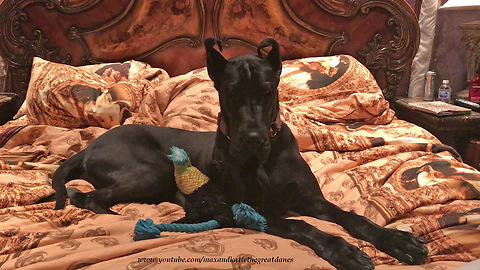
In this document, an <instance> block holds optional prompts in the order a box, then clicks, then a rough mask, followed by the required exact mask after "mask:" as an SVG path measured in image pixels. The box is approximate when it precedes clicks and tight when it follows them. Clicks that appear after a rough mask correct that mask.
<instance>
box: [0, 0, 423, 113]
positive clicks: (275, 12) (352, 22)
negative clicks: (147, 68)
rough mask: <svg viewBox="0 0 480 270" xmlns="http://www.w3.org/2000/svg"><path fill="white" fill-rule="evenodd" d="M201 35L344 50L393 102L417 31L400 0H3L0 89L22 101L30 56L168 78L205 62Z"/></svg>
mask: <svg viewBox="0 0 480 270" xmlns="http://www.w3.org/2000/svg"><path fill="white" fill-rule="evenodd" d="M208 36H214V37H216V38H218V39H220V40H222V41H223V43H224V55H225V56H228V57H230V56H234V55H237V54H239V53H247V52H248V53H253V52H254V51H255V48H256V45H257V44H258V43H259V42H260V41H261V40H263V39H264V38H266V37H273V38H275V39H277V40H278V42H279V43H280V45H281V50H282V56H283V58H284V59H295V58H301V57H308V56H324V55H333V54H350V55H352V56H354V57H355V58H357V59H359V60H360V61H361V62H362V63H363V64H364V65H365V66H367V67H368V68H369V69H370V71H371V72H372V73H373V75H374V76H375V78H376V80H377V82H378V84H379V85H380V87H381V88H382V90H383V92H384V94H385V96H386V98H387V99H388V100H392V99H393V98H394V97H395V95H396V92H397V91H399V90H398V87H399V84H400V83H401V81H402V78H403V80H407V79H408V77H409V70H410V65H411V61H412V59H413V57H414V56H415V53H416V51H417V48H418V44H419V37H420V33H419V27H418V20H417V17H416V15H415V13H414V12H413V10H412V9H411V7H410V6H409V4H408V3H407V2H405V1H404V0H309V1H306V0H143V1H142V0H138V1H134V0H116V1H105V0H75V1H68V0H4V1H3V3H2V4H1V5H0V54H1V55H2V57H3V58H4V59H5V62H6V67H7V75H6V82H5V84H6V87H5V91H6V92H14V93H16V94H18V95H19V96H20V98H19V99H18V102H17V103H18V104H17V106H19V105H20V104H21V102H22V101H23V100H24V97H25V94H26V90H27V87H28V82H29V76H30V68H31V63H32V58H33V57H34V56H39V57H42V58H44V59H47V60H51V61H55V62H60V63H67V64H71V65H86V64H91V63H98V62H113V61H123V60H128V59H136V60H141V61H144V62H148V63H149V64H151V65H152V66H154V67H161V68H164V69H165V70H167V72H168V73H169V74H170V75H171V76H175V75H178V74H182V73H185V72H188V71H190V70H193V69H195V68H199V67H202V66H205V56H204V50H203V41H204V40H205V38H206V37H208Z"/></svg>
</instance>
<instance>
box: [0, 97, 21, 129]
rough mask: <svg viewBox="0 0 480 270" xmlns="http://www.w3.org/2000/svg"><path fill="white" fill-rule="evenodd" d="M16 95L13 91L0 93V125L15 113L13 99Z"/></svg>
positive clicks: (14, 99) (15, 98)
mask: <svg viewBox="0 0 480 270" xmlns="http://www.w3.org/2000/svg"><path fill="white" fill-rule="evenodd" d="M17 98H18V96H17V95H16V94H14V93H0V125H3V124H5V122H7V121H8V120H11V119H12V117H13V116H14V115H15V101H16V100H17Z"/></svg>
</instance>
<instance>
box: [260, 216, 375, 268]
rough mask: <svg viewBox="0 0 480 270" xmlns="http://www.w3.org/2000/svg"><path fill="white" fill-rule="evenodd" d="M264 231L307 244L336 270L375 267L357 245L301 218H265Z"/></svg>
mask: <svg viewBox="0 0 480 270" xmlns="http://www.w3.org/2000/svg"><path fill="white" fill-rule="evenodd" d="M266 233H268V234H272V235H276V236H279V237H283V238H288V239H292V240H295V241H296V242H298V243H300V244H302V245H306V246H309V247H310V248H312V249H313V251H314V252H315V253H316V254H317V255H319V256H320V257H322V258H324V259H325V260H327V261H328V262H329V263H330V264H331V265H333V266H334V267H335V268H337V269H338V270H352V269H355V270H363V269H374V268H375V266H374V264H373V263H372V261H371V260H370V257H368V255H367V254H365V253H364V252H362V251H361V250H359V249H358V248H357V247H355V246H353V245H351V244H349V243H348V242H347V241H345V240H344V239H343V238H341V237H338V236H333V235H330V234H327V233H324V232H322V231H320V230H318V229H317V228H315V227H313V226H312V225H310V224H308V223H306V222H305V221H303V220H294V219H282V218H276V219H274V218H267V229H266ZM346 258H348V259H346Z"/></svg>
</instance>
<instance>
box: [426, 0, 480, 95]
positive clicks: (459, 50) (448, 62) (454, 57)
mask: <svg viewBox="0 0 480 270" xmlns="http://www.w3.org/2000/svg"><path fill="white" fill-rule="evenodd" d="M444 2H446V1H445V0H442V3H444ZM479 20H480V12H479V11H478V10H439V11H438V17H437V26H436V34H435V41H434V43H433V56H432V62H431V65H430V67H431V69H432V70H435V71H436V72H437V80H436V82H437V84H438V85H437V88H438V87H440V83H441V82H442V80H444V79H446V80H450V85H451V86H452V91H453V93H457V92H460V91H462V90H464V89H466V88H467V66H466V47H465V44H463V42H462V41H461V38H462V30H460V28H459V27H458V26H459V25H460V24H462V23H467V22H471V21H479Z"/></svg>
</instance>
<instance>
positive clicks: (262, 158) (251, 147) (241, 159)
mask: <svg viewBox="0 0 480 270" xmlns="http://www.w3.org/2000/svg"><path fill="white" fill-rule="evenodd" d="M217 123H218V126H219V129H220V131H221V132H222V133H223V134H224V135H225V136H226V137H227V138H228V139H229V140H230V141H231V144H230V153H231V154H232V155H233V156H235V157H236V161H237V162H238V163H239V164H243V163H245V162H246V161H247V159H248V158H250V157H252V156H254V157H256V158H257V159H258V161H259V163H260V164H264V163H265V162H266V161H267V160H268V156H269V154H270V139H271V138H273V137H275V136H276V135H277V133H278V131H280V129H281V126H282V123H283V122H282V121H281V120H280V113H279V114H278V115H277V117H276V119H275V121H274V122H272V124H271V126H270V127H269V129H268V130H267V129H265V130H261V129H259V130H258V129H250V130H246V131H244V132H241V133H239V134H236V136H234V137H232V138H231V137H230V134H229V132H228V129H227V125H226V123H225V121H223V118H222V115H221V113H219V115H218V120H217Z"/></svg>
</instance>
